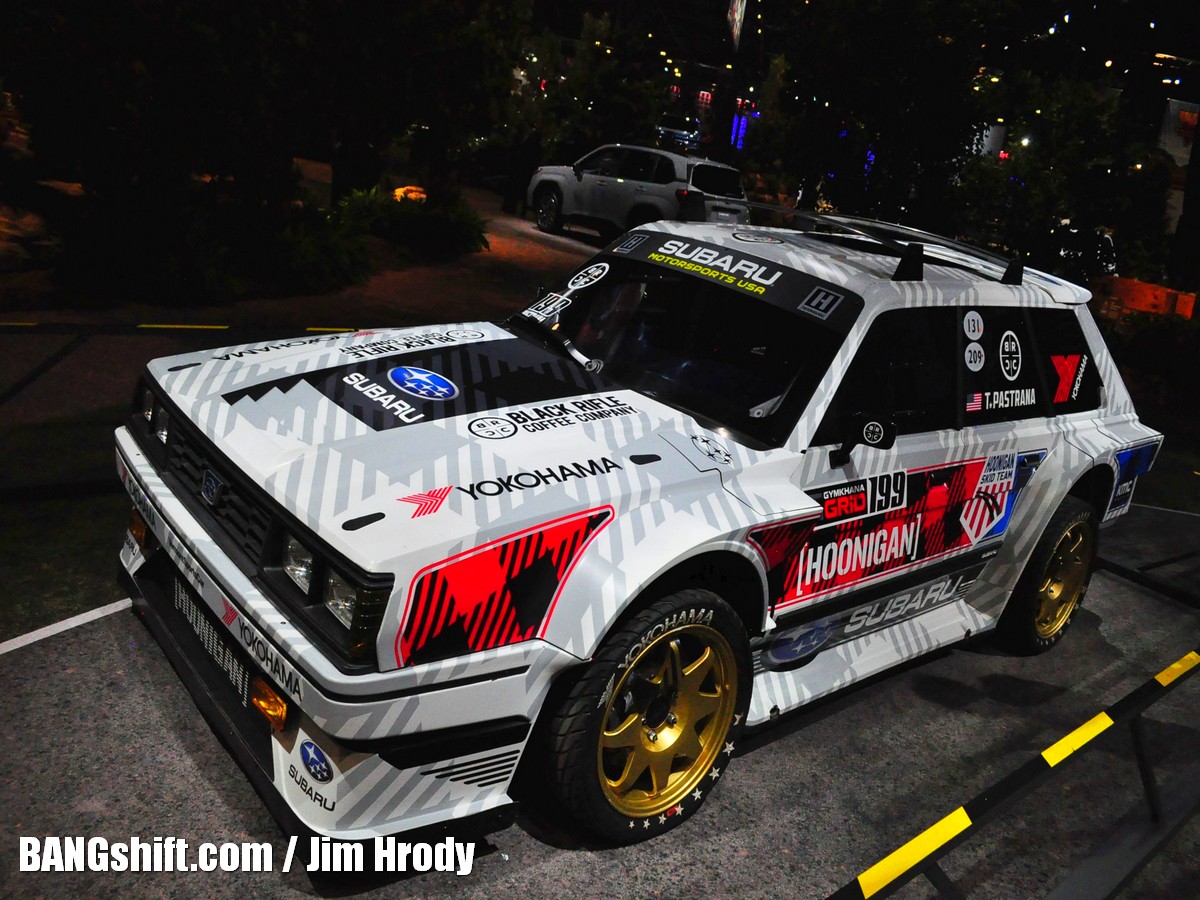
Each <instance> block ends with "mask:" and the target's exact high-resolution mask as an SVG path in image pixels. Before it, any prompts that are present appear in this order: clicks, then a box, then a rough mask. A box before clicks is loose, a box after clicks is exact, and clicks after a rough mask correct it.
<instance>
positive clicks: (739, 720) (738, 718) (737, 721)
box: [733, 713, 742, 725]
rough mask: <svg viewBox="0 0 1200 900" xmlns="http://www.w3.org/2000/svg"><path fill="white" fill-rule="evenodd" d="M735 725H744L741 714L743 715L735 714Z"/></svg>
mask: <svg viewBox="0 0 1200 900" xmlns="http://www.w3.org/2000/svg"><path fill="white" fill-rule="evenodd" d="M733 724H734V725H741V724H742V714H741V713H734V716H733Z"/></svg>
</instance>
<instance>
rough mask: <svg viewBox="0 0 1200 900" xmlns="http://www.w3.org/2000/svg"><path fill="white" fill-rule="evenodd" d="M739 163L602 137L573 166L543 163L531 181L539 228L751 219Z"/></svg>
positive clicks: (613, 228) (616, 228)
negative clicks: (600, 144)
mask: <svg viewBox="0 0 1200 900" xmlns="http://www.w3.org/2000/svg"><path fill="white" fill-rule="evenodd" d="M745 200H746V191H745V189H744V188H743V187H742V177H741V175H740V174H739V173H738V170H737V169H735V168H733V167H732V166H727V165H724V164H723V163H717V162H712V161H710V160H707V159H700V158H698V157H694V156H683V155H681V154H678V153H671V152H669V151H666V150H658V149H654V148H650V147H633V146H630V145H627V144H607V145H605V146H603V147H600V148H599V149H598V150H594V151H592V152H591V153H589V154H588V155H587V156H585V157H584V158H583V159H581V160H579V162H577V163H575V165H573V166H542V167H541V168H539V169H538V170H537V171H536V172H534V173H533V178H531V179H530V181H529V188H528V203H529V206H530V207H531V208H532V209H534V210H536V211H537V224H538V228H540V229H542V230H543V231H548V232H557V231H559V230H560V229H561V228H562V225H563V223H564V222H577V223H579V224H582V225H587V226H589V227H593V228H596V229H598V230H599V231H600V232H601V233H602V234H614V233H617V232H621V231H624V230H625V229H627V228H634V227H636V226H638V225H642V224H644V223H646V222H654V221H657V220H659V219H670V220H676V221H683V222H726V223H732V224H740V223H744V222H746V221H748V220H749V215H750V210H749V207H748V206H747V205H746V203H745Z"/></svg>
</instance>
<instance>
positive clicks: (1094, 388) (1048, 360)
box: [1029, 309, 1102, 415]
mask: <svg viewBox="0 0 1200 900" xmlns="http://www.w3.org/2000/svg"><path fill="white" fill-rule="evenodd" d="M1029 315H1030V317H1031V318H1032V320H1033V336H1034V337H1035V338H1036V339H1037V346H1038V356H1039V361H1040V362H1041V364H1042V368H1044V369H1045V370H1046V389H1047V390H1048V391H1049V392H1050V407H1051V409H1052V410H1053V411H1054V414H1055V415H1060V414H1062V413H1073V412H1083V411H1085V410H1089V409H1096V408H1097V407H1098V406H1100V387H1101V384H1102V382H1101V380H1100V369H1099V368H1098V367H1097V366H1096V360H1095V359H1094V358H1093V357H1092V351H1091V348H1090V347H1088V343H1087V339H1086V338H1085V337H1084V336H1083V329H1082V328H1080V327H1079V319H1078V317H1077V316H1076V315H1075V311H1074V310H1070V309H1031V310H1030V311H1029Z"/></svg>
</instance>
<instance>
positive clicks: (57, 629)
mask: <svg viewBox="0 0 1200 900" xmlns="http://www.w3.org/2000/svg"><path fill="white" fill-rule="evenodd" d="M132 605H133V601H132V600H130V599H128V598H126V599H124V600H118V601H117V602H116V603H110V604H108V606H102V607H100V608H99V609H93V610H91V611H89V612H85V613H80V614H79V615H77V616H71V618H69V619H63V620H62V621H61V622H55V623H54V624H53V625H47V626H46V627H45V628H39V629H38V630H37V631H31V632H29V633H28V634H23V635H21V636H20V637H15V638H13V639H12V640H11V641H5V642H4V643H3V644H0V656H3V655H4V654H5V653H11V652H12V651H13V650H20V649H21V648H22V647H28V646H29V645H30V644H35V643H37V642H38V641H40V640H42V639H43V638H48V637H54V635H56V634H62V633H63V632H64V631H70V630H71V629H72V628H78V627H79V626H80V625H86V624H87V623H88V622H95V621H96V620H97V619H103V618H104V617H105V616H111V615H112V614H113V613H116V612H120V611H121V610H123V609H129V607H131V606H132Z"/></svg>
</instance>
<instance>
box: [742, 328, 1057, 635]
mask: <svg viewBox="0 0 1200 900" xmlns="http://www.w3.org/2000/svg"><path fill="white" fill-rule="evenodd" d="M1017 312H1018V314H1019V311H1017ZM964 318H965V314H964V312H963V311H961V310H957V309H954V308H946V307H943V308H933V307H927V308H914V309H900V310H892V311H888V312H884V313H882V314H880V315H879V316H877V317H876V319H875V320H874V322H873V323H872V324H871V326H870V328H869V330H868V332H867V334H866V336H865V337H864V339H863V341H862V342H861V344H860V345H859V347H858V349H857V351H856V353H855V356H854V358H853V360H852V361H851V363H850V366H849V367H848V369H847V371H846V373H845V375H844V377H843V378H842V379H841V382H840V384H839V385H838V386H837V389H836V391H835V393H834V397H833V400H832V402H831V404H830V405H829V407H828V408H827V410H826V412H825V415H824V417H823V419H822V421H821V424H820V425H819V427H818V429H817V431H816V433H815V435H814V439H813V445H812V446H811V447H810V448H809V450H808V453H807V459H806V461H805V463H804V464H803V466H802V470H803V471H804V472H805V473H806V475H805V480H804V483H803V484H802V485H801V486H802V488H803V489H804V491H805V492H806V493H807V494H808V495H809V497H811V498H812V499H813V500H814V501H815V502H816V503H817V504H818V506H819V508H820V511H819V512H818V513H817V514H815V515H812V516H808V517H803V518H800V519H798V520H795V521H791V522H785V523H781V524H779V525H776V526H769V527H768V528H766V529H763V530H761V531H760V532H758V533H757V534H755V535H752V537H753V538H754V539H755V541H756V543H758V544H759V545H760V546H763V547H766V546H768V545H769V546H770V548H771V550H770V552H768V553H767V556H768V559H770V560H772V561H774V563H775V565H774V566H772V567H771V569H772V570H771V571H769V573H768V576H769V583H770V586H771V591H772V594H773V596H772V609H773V614H774V615H776V616H777V617H778V616H784V617H789V616H791V615H794V614H795V615H798V614H800V613H802V612H806V611H809V610H813V609H815V608H817V607H818V606H824V605H825V604H826V603H829V602H831V601H836V599H837V598H839V597H843V596H844V595H848V594H852V593H853V594H854V595H855V596H856V597H857V596H858V595H859V592H862V596H866V595H867V594H868V593H869V594H870V595H872V596H877V595H886V594H887V593H889V592H892V593H895V592H897V591H900V590H902V589H906V588H908V587H912V586H914V585H920V584H926V583H928V584H930V585H934V586H935V587H936V590H932V591H929V590H926V591H923V592H921V593H920V594H918V595H914V596H919V597H920V598H923V599H921V600H920V601H919V602H918V605H915V606H913V607H912V608H911V609H910V612H911V613H913V614H915V613H916V612H918V611H924V610H925V609H926V608H928V606H927V601H929V598H933V600H936V602H948V601H949V600H951V599H953V596H954V595H955V594H957V593H958V591H956V590H951V589H949V588H946V589H943V588H945V585H943V584H942V582H943V581H944V582H946V584H947V585H954V586H955V587H959V586H961V585H962V583H963V582H962V580H961V579H958V580H956V579H955V578H954V577H953V576H957V575H962V576H963V577H964V578H965V580H966V583H967V584H968V586H969V582H970V581H972V580H973V579H974V577H975V576H976V575H977V574H978V573H979V571H980V570H981V569H982V567H983V564H984V563H985V562H986V560H987V559H989V558H991V556H993V555H995V553H996V551H997V548H998V542H999V540H1001V539H1002V537H1003V534H1004V527H1005V525H1006V523H1007V515H1008V513H1009V512H1011V509H1012V503H1013V502H1014V501H1015V496H1016V493H1017V492H1018V490H1019V487H1018V485H1017V482H1018V480H1019V479H1018V468H1019V465H1020V464H1021V462H1022V461H1023V460H1022V454H1021V452H1020V451H1021V450H1022V449H1023V448H1024V447H1025V444H1029V445H1030V446H1029V448H1028V449H1029V450H1037V451H1041V450H1042V447H1041V446H1038V447H1033V446H1032V445H1033V444H1037V443H1039V440H1028V439H1026V440H1021V438H1020V436H1018V435H1017V434H1016V433H1015V431H1014V429H1013V428H1012V427H1011V425H1009V424H1004V425H1001V423H999V421H997V422H994V423H992V425H994V426H995V430H993V431H989V432H983V431H980V432H978V433H976V432H975V431H973V430H972V429H965V430H960V426H961V425H962V424H963V421H964V418H965V417H967V416H969V415H970V414H969V413H968V411H967V407H968V404H971V405H973V403H974V399H973V398H967V397H966V395H965V393H964V391H963V388H962V385H963V384H964V383H965V380H964V379H963V377H962V374H963V372H965V371H969V370H967V369H966V364H965V362H963V363H961V364H960V360H963V359H964V356H963V353H964V348H965V347H966V346H968V345H969V344H970V343H972V342H971V341H969V340H968V339H967V337H968V336H967V334H966V333H965V332H964V328H963V324H962V323H963V320H964ZM970 322H971V323H974V319H973V318H972V319H970ZM1001 324H1002V323H997V325H996V327H1000V325H1001ZM1008 330H1010V329H1008V328H1002V329H1001V331H1002V332H1006V331H1008ZM1000 352H1001V351H1000V349H999V348H997V349H996V351H995V355H996V359H995V365H996V366H1002V365H1003V363H1002V362H1001V359H1000ZM976 364H977V361H973V362H972V365H976ZM990 374H991V373H990V371H989V376H990ZM1021 389H1022V390H1023V389H1024V388H1023V387H1022V388H1021ZM893 428H894V435H895V437H894V444H893V445H892V446H891V447H889V448H887V449H884V447H885V446H886V444H887V440H886V438H887V437H888V436H889V435H890V433H891V431H892V429H893ZM1031 428H1033V426H1031ZM1043 430H1044V429H1043ZM1041 443H1044V441H1042V442H1041ZM873 444H877V445H878V446H873ZM839 450H843V451H845V450H848V451H849V458H848V460H847V461H846V462H845V464H844V465H835V464H834V463H835V461H836V462H840V461H841V460H839V459H838V455H839V454H838V452H837V451H839ZM1040 459H1041V457H1038V456H1036V454H1034V455H1031V456H1030V458H1029V459H1028V460H1024V461H1025V462H1026V464H1027V465H1031V466H1032V467H1034V468H1036V464H1037V463H1038V462H1040ZM930 602H932V601H930ZM921 604H926V605H924V606H923V605H921ZM832 605H833V606H834V607H842V606H843V604H840V603H836V602H834V603H832ZM802 617H803V618H806V617H807V616H802Z"/></svg>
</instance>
